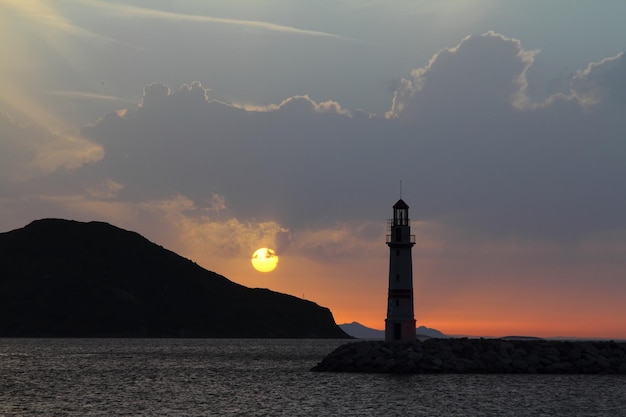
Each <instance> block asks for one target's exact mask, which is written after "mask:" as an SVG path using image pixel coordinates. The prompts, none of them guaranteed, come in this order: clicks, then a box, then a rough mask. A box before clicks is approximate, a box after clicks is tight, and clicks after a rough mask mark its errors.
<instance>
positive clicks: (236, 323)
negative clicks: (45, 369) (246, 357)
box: [0, 219, 348, 338]
mask: <svg viewBox="0 0 626 417" xmlns="http://www.w3.org/2000/svg"><path fill="white" fill-rule="evenodd" d="M0 271H1V272H0V337H10V336H18V337H26V336H29V337H251V338H252V337H254V338H257V337H258V338H261V337H269V338H276V337H285V338H293V337H302V338H345V337H348V336H347V335H346V334H345V333H344V332H343V331H342V330H341V329H340V328H339V327H338V326H337V325H336V324H335V322H334V319H333V317H332V314H331V312H330V310H329V309H327V308H324V307H320V306H318V305H317V304H315V303H313V302H310V301H306V300H302V299H299V298H296V297H293V296H290V295H286V294H281V293H277V292H273V291H269V290H267V289H252V288H247V287H244V286H242V285H239V284H236V283H234V282H232V281H229V280H228V279H226V278H225V277H223V276H221V275H218V274H216V273H214V272H211V271H207V270H206V269H203V268H202V267H200V266H199V265H197V264H195V263H194V262H192V261H190V260H188V259H185V258H183V257H181V256H179V255H177V254H176V253H174V252H172V251H169V250H166V249H164V248H162V247H161V246H159V245H156V244H154V243H152V242H150V241H148V240H147V239H145V238H144V237H142V236H141V235H139V234H137V233H135V232H130V231H126V230H123V229H120V228H117V227H115V226H112V225H110V224H107V223H102V222H89V223H83V222H77V221H71V220H62V219H43V220H37V221H34V222H32V223H31V224H29V225H28V226H26V227H24V228H22V229H17V230H13V231H10V232H6V233H0Z"/></svg>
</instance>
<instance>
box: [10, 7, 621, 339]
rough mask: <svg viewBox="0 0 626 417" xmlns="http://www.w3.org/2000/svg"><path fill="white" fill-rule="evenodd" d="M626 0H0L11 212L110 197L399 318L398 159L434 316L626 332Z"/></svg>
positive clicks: (234, 261)
mask: <svg viewBox="0 0 626 417" xmlns="http://www.w3.org/2000/svg"><path fill="white" fill-rule="evenodd" d="M624 15H626V3H624V2H621V1H601V2H593V3H592V2H585V3H582V5H579V4H576V5H573V3H572V2H568V1H564V0H563V1H550V2H545V1H507V2H501V1H491V0H476V1H445V2H442V1H417V0H416V1H395V2H391V3H390V2H382V1H322V2H308V1H307V2H305V1H256V2H253V1H231V2H210V1H178V2H170V1H135V2H130V3H129V2H115V1H104V0H82V1H80V0H65V1H63V0H58V1H36V0H32V1H10V0H0V88H1V90H2V92H3V93H2V95H0V134H1V136H0V187H1V188H0V230H2V231H8V230H11V229H14V228H18V227H22V226H24V225H25V224H27V223H29V222H30V221H32V220H35V219H38V218H42V217H63V218H72V219H77V220H103V221H108V222H110V223H113V224H115V225H117V226H120V227H124V228H127V229H131V230H135V231H137V232H139V233H142V234H143V235H145V236H146V237H148V238H149V239H151V240H153V241H156V242H157V243H159V244H161V245H163V246H165V247H168V248H170V249H172V250H175V251H177V252H179V253H180V254H182V255H183V256H187V257H189V258H191V259H193V260H195V261H197V262H198V263H200V264H201V265H203V266H204V267H206V268H207V269H211V270H214V271H216V272H218V273H221V274H223V275H225V276H227V277H228V278H230V279H232V280H234V281H236V282H240V283H242V284H244V285H249V286H259V287H268V288H270V289H273V290H276V291H281V292H287V293H290V294H294V295H296V296H302V297H305V298H308V299H312V300H314V301H316V302H318V303H319V304H322V305H325V306H327V307H330V308H331V310H332V311H333V313H334V314H335V317H336V318H337V321H339V322H349V321H353V320H356V321H360V322H362V323H364V324H366V325H370V326H372V327H381V326H382V320H383V319H384V313H385V294H386V280H387V277H386V274H387V251H388V249H387V247H386V246H385V245H384V235H385V233H386V231H385V224H386V223H385V220H386V218H387V217H389V215H390V214H391V206H392V205H393V203H394V202H395V201H396V200H397V198H398V197H399V182H400V181H401V180H402V181H403V198H404V199H405V200H406V201H407V203H408V204H409V206H410V207H411V216H412V219H413V228H414V233H415V234H416V236H417V242H418V244H417V245H416V247H415V249H414V271H415V275H416V277H415V286H416V315H417V320H418V324H421V325H426V326H429V327H436V328H438V329H440V330H442V331H444V332H446V333H465V334H483V335H503V334H505V333H508V332H509V331H510V332H513V331H515V332H517V333H519V332H525V333H528V334H530V333H533V334H540V335H562V334H569V335H582V336H607V337H626V334H624V333H623V331H624V326H623V320H621V319H620V317H624V314H626V310H624V308H625V307H624V306H623V302H622V301H621V300H622V298H623V297H622V295H623V294H624V292H625V291H626V282H624V279H623V277H624V276H626V263H625V261H624V260H625V259H626V256H625V255H626V252H625V250H626V249H625V248H626V223H625V222H624V219H623V215H622V213H623V212H624V210H626V195H625V194H624V192H623V185H622V182H623V178H624V177H625V176H626V168H625V167H626V161H625V156H624V155H626V143H625V142H624V140H623V138H622V136H623V131H624V127H625V126H624V117H623V114H624V111H625V103H626V90H624V85H626V82H625V81H624V80H625V78H624V77H626V62H625V58H624V56H623V55H622V51H623V50H624V41H623V40H624V39H626V36H625V35H626V33H624V32H625V31H626V29H623V25H622V24H621V21H620V20H621V18H622V17H623V16H624ZM262 246H269V247H272V248H274V249H276V251H277V253H278V254H279V256H280V257H281V261H280V263H279V267H278V268H277V269H276V270H275V271H274V272H272V273H269V274H265V275H259V273H257V272H256V271H254V270H252V268H251V266H250V262H249V258H250V256H251V254H252V252H253V251H254V250H255V249H256V248H258V247H262ZM346 294H350V296H349V297H348V296H346ZM376 306H379V307H378V308H376ZM529 310H531V311H529Z"/></svg>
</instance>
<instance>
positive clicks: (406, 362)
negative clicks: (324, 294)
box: [311, 338, 626, 374]
mask: <svg viewBox="0 0 626 417" xmlns="http://www.w3.org/2000/svg"><path fill="white" fill-rule="evenodd" d="M311 370H312V371H318V372H371V373H404V374H421V373H518V374H626V343H616V342H614V341H553V340H543V339H539V340H508V339H469V338H459V339H453V338H451V339H428V340H425V341H422V342H420V341H417V342H416V343H415V344H400V343H387V342H383V341H359V342H354V343H348V344H345V345H342V346H340V347H338V348H337V349H335V350H334V351H333V352H332V353H330V354H329V355H328V356H326V357H325V358H324V359H323V360H322V362H320V363H319V364H318V365H316V366H315V367H313V369H311Z"/></svg>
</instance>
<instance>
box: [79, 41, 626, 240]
mask: <svg viewBox="0 0 626 417" xmlns="http://www.w3.org/2000/svg"><path fill="white" fill-rule="evenodd" d="M534 55H535V52H532V51H525V50H524V49H523V48H522V47H521V44H520V43H519V41H517V40H514V39H508V38H505V37H503V36H501V35H498V34H495V33H488V34H485V35H482V36H470V37H467V38H466V39H464V40H463V41H462V42H461V43H460V44H459V45H458V46H457V47H455V48H451V49H446V50H443V51H441V52H439V53H438V54H436V55H435V56H434V57H433V58H432V60H431V62H430V64H429V65H428V66H427V67H425V68H421V69H418V70H415V71H413V73H412V74H411V78H410V79H409V80H403V81H402V82H401V84H400V87H399V89H398V90H397V92H396V94H395V97H394V102H393V107H392V109H391V111H390V113H389V114H388V117H387V118H384V117H377V116H374V117H367V116H365V115H364V114H357V113H355V114H353V115H351V114H350V113H349V112H347V111H346V110H345V109H342V108H341V106H340V105H339V104H337V103H332V102H327V103H316V102H314V101H313V100H311V99H310V98H308V97H306V96H299V97H292V98H289V99H287V100H285V101H284V102H283V103H281V104H280V105H278V106H274V107H273V108H268V109H265V110H264V111H249V110H246V109H242V108H238V107H235V106H232V105H229V104H226V103H223V102H219V101H214V100H211V98H210V92H208V91H207V90H206V89H205V88H203V87H202V86H201V85H200V84H199V83H193V84H192V85H191V86H184V87H183V88H181V89H179V90H176V91H170V90H169V88H168V87H166V86H164V85H159V84H153V85H150V86H148V87H146V89H145V91H144V98H143V101H142V105H141V106H140V107H138V108H137V109H136V110H129V111H127V112H126V113H125V114H123V115H122V114H109V115H107V116H106V117H104V118H103V119H102V120H100V121H99V122H98V123H96V124H95V125H93V126H88V127H85V128H84V129H83V134H84V135H86V136H88V137H90V138H92V139H93V140H94V141H96V142H98V143H99V144H101V145H102V146H103V147H104V149H105V156H104V158H103V159H102V160H101V161H99V162H98V163H97V164H92V165H91V166H89V167H85V168H83V169H82V170H81V171H80V172H77V175H80V176H82V178H93V179H94V180H95V179H101V178H111V179H112V180H113V181H115V182H116V183H119V184H122V185H123V186H124V188H123V190H122V191H121V192H120V193H119V198H121V199H128V200H143V199H150V198H161V197H167V196H172V195H177V194H183V195H185V196H187V197H189V198H191V199H193V200H194V201H196V202H201V201H203V200H205V199H207V198H208V197H209V196H211V195H212V194H218V195H220V196H224V197H225V199H226V205H227V206H228V208H229V210H231V211H232V212H233V213H234V214H235V215H237V216H238V218H242V219H275V220H277V221H279V222H281V224H284V225H286V226H288V227H290V228H294V229H297V228H299V227H304V226H307V225H308V226H310V225H322V224H332V223H335V222H336V221H337V220H340V221H355V220H360V219H361V220H363V219H370V220H378V219H379V218H380V217H381V216H386V215H388V211H389V207H390V206H391V204H393V202H394V201H395V199H396V198H397V197H398V183H399V181H400V180H403V181H404V197H405V199H406V200H407V201H408V202H409V204H410V205H411V214H412V217H413V218H414V219H426V220H436V221H440V222H443V223H444V224H446V225H449V226H451V227H454V228H455V229H457V230H460V231H465V232H467V233H470V234H476V233H480V234H496V235H500V236H510V237H515V236H521V237H535V238H541V239H573V238H576V237H580V236H584V235H587V234H593V233H596V232H599V231H603V230H615V229H626V221H625V220H624V217H623V213H624V212H626V194H625V193H624V190H623V185H622V182H623V178H626V161H625V159H626V143H625V142H624V140H623V139H622V136H623V132H624V131H625V129H624V128H625V127H626V126H625V121H624V118H623V117H618V115H619V112H593V111H589V104H588V103H583V102H582V101H581V97H582V96H583V95H588V91H589V90H590V89H592V88H593V89H596V88H601V89H602V91H605V92H610V91H613V89H612V88H613V87H615V88H618V89H619V88H621V87H620V86H623V85H624V82H625V80H626V78H624V77H626V75H625V74H626V72H624V71H621V72H620V71H618V70H611V69H610V67H616V68H617V66H618V65H621V66H622V67H623V58H621V57H620V58H619V59H613V60H606V61H603V62H601V63H598V64H596V65H595V66H593V67H590V68H591V69H588V70H587V71H584V72H580V73H579V74H578V75H577V76H576V80H575V82H574V83H573V84H572V88H573V89H574V91H575V92H576V94H573V93H572V94H558V95H555V96H552V97H550V99H549V100H547V101H546V102H544V103H534V104H533V103H530V102H529V101H528V99H527V98H526V97H525V95H524V89H525V87H526V85H525V83H526V78H525V72H526V71H527V69H528V68H529V67H530V66H531V65H532V63H533V57H534ZM605 70H606V71H605ZM607 74H608V75H607ZM601 75H603V76H601ZM598 80H602V81H601V82H600V81H598ZM583 93H584V94H583ZM605 96H606V94H604V95H603V94H599V95H596V96H595V97H597V98H598V100H599V102H601V105H602V106H605V107H606V106H608V107H609V108H611V106H617V105H619V100H616V99H611V100H608V99H607V100H605ZM611 97H613V96H611ZM595 105H596V106H598V105H600V104H595ZM357 116H358V117H357Z"/></svg>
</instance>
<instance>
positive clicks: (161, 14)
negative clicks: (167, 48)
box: [86, 0, 346, 39]
mask: <svg viewBox="0 0 626 417" xmlns="http://www.w3.org/2000/svg"><path fill="white" fill-rule="evenodd" d="M86 4H89V5H91V6H94V7H97V8H99V9H102V10H105V11H108V12H112V13H115V14H116V15H119V16H122V17H140V18H151V19H165V20H175V21H187V22H198V23H217V24H225V25H233V26H243V27H250V28H256V29H262V30H268V31H273V32H283V33H290V34H296V35H306V36H321V37H329V38H337V39H346V38H344V37H342V36H339V35H336V34H332V33H328V32H322V31H316V30H309V29H302V28H297V27H293V26H286V25H279V24H275V23H271V22H263V21H258V20H243V19H228V18H223V17H215V16H200V15H191V14H184V13H173V12H168V11H164V10H158V9H148V8H142V7H136V6H129V5H124V4H114V3H106V2H103V1H99V0H89V1H87V2H86Z"/></svg>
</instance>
